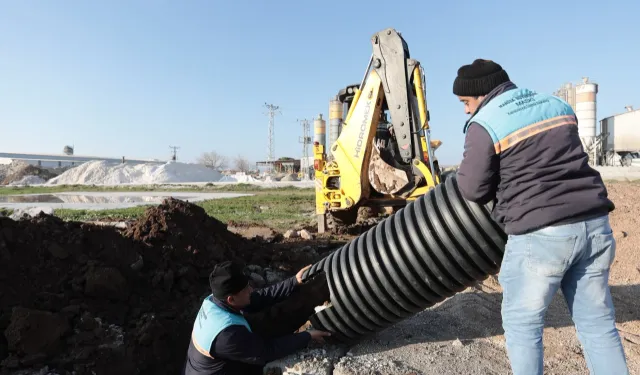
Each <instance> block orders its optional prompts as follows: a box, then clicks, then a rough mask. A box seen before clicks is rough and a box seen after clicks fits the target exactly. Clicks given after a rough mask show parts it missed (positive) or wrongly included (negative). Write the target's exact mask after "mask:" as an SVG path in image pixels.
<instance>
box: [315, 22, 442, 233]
mask: <svg viewBox="0 0 640 375" xmlns="http://www.w3.org/2000/svg"><path fill="white" fill-rule="evenodd" d="M371 43H372V46H373V54H372V56H371V58H370V60H369V64H368V66H367V69H366V72H365V76H364V78H363V80H362V82H361V83H360V84H356V85H349V86H347V87H345V88H344V89H342V90H340V91H339V93H338V95H337V96H336V99H337V100H339V101H340V102H341V103H343V108H345V107H346V110H345V112H346V115H345V116H344V121H343V122H342V129H341V130H340V135H339V136H338V138H337V140H336V141H335V142H333V144H329V145H327V146H328V147H327V150H325V148H324V146H323V145H321V144H318V143H316V144H314V169H315V177H316V213H317V215H318V231H319V232H320V233H322V232H324V231H326V225H327V219H328V218H329V217H330V218H332V219H333V220H332V222H333V224H334V226H337V225H349V224H353V223H355V222H356V220H357V216H358V210H359V209H360V208H361V207H369V208H372V209H374V212H375V211H377V210H378V209H379V208H386V209H387V212H388V210H389V209H390V208H391V209H392V210H393V208H397V207H401V206H404V205H406V202H407V201H410V200H413V199H416V198H417V197H419V196H420V195H422V194H424V193H425V192H427V191H428V190H429V189H432V188H434V187H435V185H436V184H438V183H440V171H439V167H438V163H437V160H436V159H435V156H434V151H435V149H437V148H438V147H439V146H440V145H441V142H440V141H432V140H431V139H430V129H429V112H428V110H427V105H426V100H425V97H426V95H425V89H424V72H423V69H422V66H421V65H420V63H419V62H418V61H416V60H414V59H411V58H410V55H409V49H408V46H407V43H406V42H405V40H404V39H403V38H402V36H401V35H400V33H398V32H397V31H395V30H394V29H385V30H382V31H380V32H378V33H376V34H374V35H373V37H372V39H371Z"/></svg>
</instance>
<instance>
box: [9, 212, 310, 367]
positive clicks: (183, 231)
mask: <svg viewBox="0 0 640 375" xmlns="http://www.w3.org/2000/svg"><path fill="white" fill-rule="evenodd" d="M283 252H284V250H280V251H275V250H273V248H272V247H271V245H269V246H267V244H264V243H260V242H257V241H250V240H247V239H244V238H242V237H241V236H239V235H237V234H234V233H231V232H229V231H228V230H227V228H226V225H225V224H223V223H221V222H219V221H218V220H216V219H215V218H212V217H210V216H208V215H206V213H205V211H204V210H203V209H202V208H201V207H199V206H196V205H194V204H191V203H186V202H183V201H179V200H175V199H168V200H166V201H164V202H163V204H161V205H159V206H157V207H153V208H150V209H149V210H148V211H147V212H146V214H145V216H144V217H143V218H142V219H141V220H139V221H138V222H136V223H134V224H133V225H132V226H130V227H129V228H127V229H126V230H124V231H123V232H120V231H119V230H118V229H116V228H113V227H108V226H97V225H91V224H83V223H78V222H64V221H62V220H60V219H58V218H55V217H52V216H47V215H44V214H42V213H41V214H40V216H37V217H35V218H33V219H29V220H21V221H13V220H11V219H9V218H4V217H3V218H0V332H4V335H0V362H1V363H0V373H3V374H4V373H12V372H15V371H18V370H22V369H26V368H30V369H32V370H36V371H37V370H40V369H42V368H43V367H44V366H45V365H46V366H48V368H49V370H50V371H54V370H55V372H56V373H59V374H67V373H68V374H71V372H72V371H73V372H75V374H78V375H81V374H98V375H99V374H118V373H121V374H177V373H180V367H181V365H182V363H183V361H184V356H185V354H186V349H187V346H188V343H189V337H190V334H191V327H192V323H193V319H194V317H195V314H196V312H197V310H198V308H199V307H200V303H201V301H202V298H204V297H205V296H206V295H207V294H208V274H209V272H210V271H211V269H212V268H213V266H214V265H215V264H216V263H218V262H220V261H223V260H232V259H235V260H239V261H241V262H243V263H244V264H246V265H249V264H251V265H255V266H259V267H267V266H269V267H271V268H272V269H274V268H275V267H277V266H276V264H277V263H278V260H282V259H287V260H288V261H290V262H293V263H295V262H296V259H290V258H291V257H285V256H283V254H282V253H283ZM321 256H322V255H321V254H317V259H319V258H320V257H321ZM314 258H316V257H314ZM317 259H308V258H305V257H302V258H301V259H299V260H298V264H295V265H294V266H292V265H291V264H289V266H290V268H293V270H297V269H298V267H301V266H302V265H304V264H303V263H307V262H309V261H311V260H317Z"/></svg>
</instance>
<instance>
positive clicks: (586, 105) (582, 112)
mask: <svg viewBox="0 0 640 375" xmlns="http://www.w3.org/2000/svg"><path fill="white" fill-rule="evenodd" d="M575 90H576V94H575V95H576V96H575V98H576V99H575V100H576V102H575V103H576V107H575V108H576V116H577V117H578V134H579V135H580V138H581V139H582V143H583V144H584V146H585V148H590V147H591V145H592V144H593V143H594V141H595V139H596V123H597V120H596V94H597V93H598V85H597V84H596V83H593V82H590V81H589V78H588V77H584V78H583V79H582V82H581V83H579V84H577V85H576V88H575Z"/></svg>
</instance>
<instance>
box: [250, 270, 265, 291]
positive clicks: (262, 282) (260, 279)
mask: <svg viewBox="0 0 640 375" xmlns="http://www.w3.org/2000/svg"><path fill="white" fill-rule="evenodd" d="M250 277H251V280H252V281H253V282H254V283H255V285H256V287H257V288H262V287H263V286H265V284H266V281H265V279H264V277H262V276H260V275H258V274H257V273H255V272H253V273H251V275H250Z"/></svg>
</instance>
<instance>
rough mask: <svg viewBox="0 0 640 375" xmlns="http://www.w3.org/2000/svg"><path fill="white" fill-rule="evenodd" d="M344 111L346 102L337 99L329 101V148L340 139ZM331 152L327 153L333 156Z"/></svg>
mask: <svg viewBox="0 0 640 375" xmlns="http://www.w3.org/2000/svg"><path fill="white" fill-rule="evenodd" d="M343 113H344V104H343V103H342V102H341V101H339V100H337V99H332V100H331V101H330V102H329V144H328V145H327V148H328V149H331V146H333V144H334V143H336V141H337V140H338V137H339V136H340V131H341V129H342V121H343ZM330 155H331V153H327V156H328V157H329V158H331V156H330Z"/></svg>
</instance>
